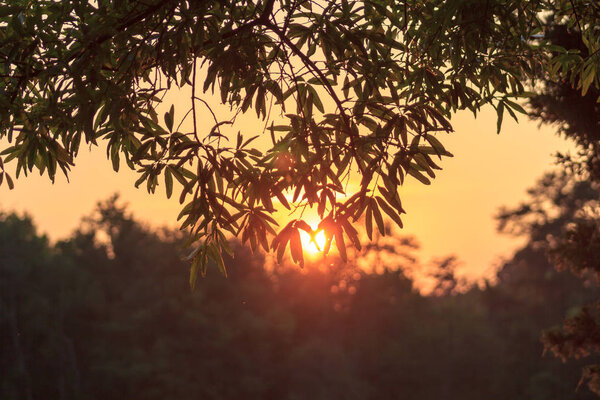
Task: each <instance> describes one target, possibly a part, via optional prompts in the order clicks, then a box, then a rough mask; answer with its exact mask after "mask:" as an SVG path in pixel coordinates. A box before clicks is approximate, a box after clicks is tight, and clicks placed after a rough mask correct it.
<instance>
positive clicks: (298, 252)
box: [290, 229, 304, 266]
mask: <svg viewBox="0 0 600 400" xmlns="http://www.w3.org/2000/svg"><path fill="white" fill-rule="evenodd" d="M290 249H291V253H292V259H293V260H294V262H296V263H299V264H300V266H304V255H303V252H302V241H301V240H300V231H298V229H293V230H292V231H291V234H290Z"/></svg>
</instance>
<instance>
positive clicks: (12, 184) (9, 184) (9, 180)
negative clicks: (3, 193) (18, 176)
mask: <svg viewBox="0 0 600 400" xmlns="http://www.w3.org/2000/svg"><path fill="white" fill-rule="evenodd" d="M4 177H5V178H6V184H7V185H8V188H9V189H10V190H13V189H14V188H15V184H14V183H13V180H12V178H11V177H10V175H9V174H7V173H5V174H4Z"/></svg>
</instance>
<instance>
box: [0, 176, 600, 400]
mask: <svg viewBox="0 0 600 400" xmlns="http://www.w3.org/2000/svg"><path fill="white" fill-rule="evenodd" d="M565 179H572V177H571V178H569V177H566V176H564V175H561V178H560V179H559V178H558V177H557V176H555V175H552V176H548V177H546V178H544V179H543V180H542V181H541V183H540V184H539V185H538V186H537V187H536V188H535V189H532V199H537V200H539V199H540V198H541V197H544V196H546V197H545V198H544V199H545V200H544V201H539V202H537V203H536V204H538V205H540V207H542V206H541V204H543V207H542V208H543V210H545V212H546V213H547V215H548V216H549V217H548V218H546V219H543V218H538V217H539V215H541V211H540V210H541V208H537V209H536V208H535V207H533V206H531V207H530V208H528V209H527V208H526V207H525V206H523V207H520V208H518V209H515V210H508V209H507V210H503V212H502V213H501V216H500V217H499V219H500V221H501V228H502V229H503V230H505V231H510V232H513V233H517V234H528V235H529V240H528V241H527V244H526V245H525V246H524V247H523V248H522V249H521V250H519V251H518V252H517V253H516V254H515V255H514V257H513V258H512V259H510V260H508V261H507V262H506V263H505V265H504V266H503V267H502V268H501V269H500V270H499V272H498V275H497V281H496V282H494V283H493V284H492V283H487V284H484V285H480V286H477V285H465V284H464V282H463V283H460V282H458V281H459V280H458V279H457V278H456V277H455V274H454V266H455V264H456V260H455V259H453V258H452V257H450V258H448V259H445V260H442V261H440V262H439V263H438V267H439V268H438V270H437V271H436V272H435V273H433V274H432V277H433V279H435V280H436V283H435V284H434V286H433V289H432V291H431V293H430V294H428V295H424V294H421V293H420V292H419V290H417V288H416V287H415V285H414V283H413V281H412V280H411V279H410V278H408V276H411V275H412V272H411V271H410V268H414V267H415V266H417V265H418V260H414V261H413V263H412V265H411V264H410V263H408V262H405V263H404V264H403V265H404V266H403V267H402V268H397V267H395V266H394V267H389V268H386V260H385V259H379V260H378V262H380V263H381V264H382V266H383V268H380V269H377V270H375V269H374V270H373V271H370V272H365V270H364V269H361V268H358V267H356V265H357V264H358V262H357V261H358V260H351V261H350V262H348V263H342V262H338V261H335V260H332V262H331V264H329V263H328V265H327V266H323V265H321V266H318V265H316V264H313V265H307V266H306V267H305V268H304V269H299V268H298V267H288V268H286V267H278V268H275V269H272V270H270V269H268V268H266V267H265V264H266V263H265V260H264V259H263V258H262V257H261V256H259V255H252V254H251V252H250V251H249V250H248V249H247V248H245V247H242V246H240V245H235V246H234V249H235V257H234V258H228V259H226V260H225V262H226V264H227V268H228V271H230V273H229V278H224V277H223V276H222V275H221V274H220V273H219V272H218V270H217V268H216V266H213V267H212V268H211V269H209V274H208V276H207V277H206V278H205V279H202V280H199V281H198V284H197V288H196V290H195V291H191V290H190V288H189V283H188V279H187V274H186V273H185V271H186V270H187V269H188V268H189V264H188V263H186V262H185V261H177V260H180V259H181V254H180V251H181V248H182V247H181V242H182V240H183V239H184V237H183V234H182V233H180V232H173V231H167V230H151V229H149V228H147V227H145V226H144V225H142V224H140V223H139V222H137V221H136V220H135V219H134V218H133V217H132V216H131V215H130V214H129V213H128V212H127V209H126V207H124V206H122V205H120V203H119V202H118V201H117V198H116V197H115V198H112V199H110V200H108V201H106V202H103V203H100V204H99V205H98V207H97V210H96V212H95V213H94V215H93V216H91V217H89V218H86V219H85V220H84V221H83V222H82V225H81V228H80V229H79V230H78V231H76V232H75V233H74V234H73V235H72V237H70V238H69V239H68V240H65V241H62V242H59V243H56V244H52V243H49V241H48V240H47V239H46V238H45V237H44V236H42V235H40V234H38V233H37V232H36V229H35V226H34V224H33V223H32V221H31V220H30V219H29V218H28V217H26V216H18V215H14V214H2V215H1V216H0V301H1V309H0V311H1V312H0V338H1V339H0V340H1V345H0V364H1V365H0V368H1V370H2V371H3V373H2V374H1V375H0V398H2V399H9V400H10V399H50V398H53V399H84V398H85V399H126V398H127V399H166V398H178V399H198V398H202V399H213V398H214V399H222V398H230V399H242V398H261V399H306V398H311V399H393V398H404V399H440V398H444V399H454V398H455V399H461V400H467V399H481V398H489V399H528V400H529V399H556V398H561V399H587V398H591V396H592V393H591V392H589V391H588V390H587V389H586V388H585V387H584V386H582V387H581V388H579V389H578V390H576V389H577V386H578V382H579V380H580V375H581V369H580V367H581V365H583V363H581V362H579V361H577V360H575V361H574V360H570V361H568V362H567V363H563V362H561V361H560V360H559V359H556V358H554V357H552V356H550V355H543V344H542V343H541V341H540V332H541V331H542V330H543V329H546V328H550V327H552V326H555V325H558V324H560V322H561V321H562V320H563V319H564V318H565V317H568V316H569V315H573V314H575V313H577V312H578V311H580V305H581V304H584V303H586V302H588V301H590V300H591V299H593V298H595V297H594V296H597V293H598V290H597V289H595V286H594V285H590V284H589V282H588V281H586V280H585V279H583V280H582V279H579V278H578V277H575V276H574V275H572V274H571V273H569V272H566V271H565V272H558V271H556V270H555V269H554V267H553V266H552V265H551V263H549V262H548V258H547V257H546V250H545V249H544V248H543V247H541V246H539V237H540V235H542V231H543V233H544V234H552V233H553V232H556V231H559V230H560V229H561V227H560V225H561V222H560V221H568V218H569V217H568V216H567V215H566V214H568V213H569V212H573V210H574V208H576V207H571V208H569V207H568V206H567V205H566V204H567V203H573V202H581V201H580V200H581V196H584V195H586V194H587V195H589V194H590V193H595V194H596V197H597V192H596V191H595V189H594V188H593V187H591V186H590V184H589V183H588V184H587V185H588V188H587V189H588V190H587V191H585V190H581V185H585V184H586V183H585V182H584V183H581V182H580V183H578V184H573V185H571V186H564V180H565ZM569 187H577V188H578V189H577V191H575V192H570V196H553V195H552V193H555V192H556V191H564V190H567V189H568V188H569ZM562 188H566V189H562ZM559 189H560V190H559ZM553 190H554V192H553ZM577 196H580V197H579V198H578V197H577ZM548 199H550V200H548ZM552 199H554V200H552ZM546 200H548V201H546ZM559 200H560V201H562V203H560V202H559ZM533 203H534V201H533V200H532V203H531V204H533ZM578 204H580V203H578ZM544 207H545V208H544ZM561 218H562V219H561ZM406 243H407V244H408V247H409V249H408V250H411V251H412V250H414V247H415V241H414V240H406ZM410 259H411V258H410V257H407V258H406V260H410ZM390 265H391V264H390ZM586 282H587V283H586Z"/></svg>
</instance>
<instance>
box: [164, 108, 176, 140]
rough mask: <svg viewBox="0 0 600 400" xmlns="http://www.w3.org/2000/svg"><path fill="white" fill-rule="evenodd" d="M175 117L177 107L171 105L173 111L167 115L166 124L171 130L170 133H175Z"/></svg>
mask: <svg viewBox="0 0 600 400" xmlns="http://www.w3.org/2000/svg"><path fill="white" fill-rule="evenodd" d="M174 116H175V105H174V104H172V105H171V109H170V110H169V111H168V112H166V113H165V124H166V125H167V128H168V129H169V132H171V133H173V119H174Z"/></svg>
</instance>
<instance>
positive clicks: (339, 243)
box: [335, 227, 348, 262]
mask: <svg viewBox="0 0 600 400" xmlns="http://www.w3.org/2000/svg"><path fill="white" fill-rule="evenodd" d="M335 245H336V247H337V249H338V252H339V253H340V257H342V260H344V262H346V261H348V255H347V254H346V243H344V233H343V231H342V228H341V227H338V229H337V230H336V232H335Z"/></svg>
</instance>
